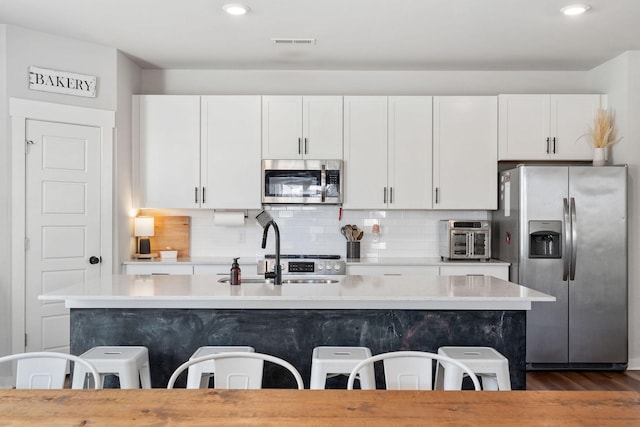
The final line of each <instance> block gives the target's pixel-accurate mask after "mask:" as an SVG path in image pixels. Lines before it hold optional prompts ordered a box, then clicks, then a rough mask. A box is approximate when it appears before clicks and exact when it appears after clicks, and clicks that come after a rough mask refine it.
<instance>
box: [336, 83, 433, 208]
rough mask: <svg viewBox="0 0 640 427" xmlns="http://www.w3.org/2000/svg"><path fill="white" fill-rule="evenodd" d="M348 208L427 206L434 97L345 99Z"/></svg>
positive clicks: (346, 196) (359, 97)
mask: <svg viewBox="0 0 640 427" xmlns="http://www.w3.org/2000/svg"><path fill="white" fill-rule="evenodd" d="M344 105H345V116H344V117H345V119H344V123H345V134H344V135H345V136H344V142H345V143H344V161H345V187H346V188H345V200H344V207H345V208H346V209H429V208H431V195H430V191H431V190H430V189H431V164H432V163H431V153H432V136H431V135H432V132H431V123H432V98H431V97H429V96H391V97H386V96H348V97H345V99H344Z"/></svg>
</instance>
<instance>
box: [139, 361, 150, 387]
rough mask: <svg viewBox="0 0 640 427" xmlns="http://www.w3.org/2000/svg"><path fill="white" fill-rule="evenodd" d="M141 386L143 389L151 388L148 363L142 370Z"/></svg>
mask: <svg viewBox="0 0 640 427" xmlns="http://www.w3.org/2000/svg"><path fill="white" fill-rule="evenodd" d="M140 384H142V388H151V371H150V370H149V364H148V363H145V364H144V365H143V366H142V367H141V368H140Z"/></svg>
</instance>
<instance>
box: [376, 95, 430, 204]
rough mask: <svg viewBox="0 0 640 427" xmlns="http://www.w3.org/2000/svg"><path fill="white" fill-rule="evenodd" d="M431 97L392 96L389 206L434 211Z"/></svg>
mask: <svg viewBox="0 0 640 427" xmlns="http://www.w3.org/2000/svg"><path fill="white" fill-rule="evenodd" d="M432 117H433V115H432V97H430V96H390V97H389V146H388V160H387V165H388V179H387V181H388V182H387V185H388V193H389V194H388V198H387V201H388V207H389V209H431V207H432V204H431V188H432V166H431V165H432V148H433V139H432Z"/></svg>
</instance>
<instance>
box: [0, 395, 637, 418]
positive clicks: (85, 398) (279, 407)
mask: <svg viewBox="0 0 640 427" xmlns="http://www.w3.org/2000/svg"><path fill="white" fill-rule="evenodd" d="M427 424H429V425H439V426H464V425H473V426H478V425H491V426H543V425H544V426H612V425H615V426H625V425H629V426H631V425H633V426H639V425H640V393H638V392H629V391H504V392H499V391H498V392H496V391H487V392H474V391H461V392H456V391H448V392H443V391H433V392H430V391H422V392H419V391H385V390H376V391H373V390H372V391H361V390H353V391H347V390H273V389H265V390H214V389H202V390H185V389H173V390H167V389H151V390H119V389H105V390H10V389H4V390H0V426H25V425H29V426H33V425H46V426H80V425H87V426H114V425H127V426H151V425H153V426H162V425H179V426H210V425H260V426H278V427H283V426H284V427H286V426H296V427H297V426H301V425H304V426H308V425H322V426H327V425H328V426H331V425H335V426H338V425H339V426H344V425H359V426H383V425H384V426H399V425H402V426H424V425H427Z"/></svg>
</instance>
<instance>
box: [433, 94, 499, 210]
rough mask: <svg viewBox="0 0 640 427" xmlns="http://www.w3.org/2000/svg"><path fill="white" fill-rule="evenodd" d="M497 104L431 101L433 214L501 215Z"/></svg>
mask: <svg viewBox="0 0 640 427" xmlns="http://www.w3.org/2000/svg"><path fill="white" fill-rule="evenodd" d="M497 127H498V101H497V98H496V97H495V96H436V97H434V98H433V147H434V155H433V185H434V205H433V207H434V208H435V209H497V207H498V206H497V204H498V199H497V193H498V184H497V180H498V161H497V156H498V153H497V150H498V134H497Z"/></svg>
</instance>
